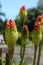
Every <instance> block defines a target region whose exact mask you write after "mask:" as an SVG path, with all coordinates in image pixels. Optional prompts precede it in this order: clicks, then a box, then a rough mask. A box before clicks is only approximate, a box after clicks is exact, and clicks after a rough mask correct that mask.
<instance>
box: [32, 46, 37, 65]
mask: <svg viewBox="0 0 43 65" xmlns="http://www.w3.org/2000/svg"><path fill="white" fill-rule="evenodd" d="M36 52H37V46H35V49H34V59H33V65H35V62H36Z"/></svg>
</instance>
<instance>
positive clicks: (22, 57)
mask: <svg viewBox="0 0 43 65" xmlns="http://www.w3.org/2000/svg"><path fill="white" fill-rule="evenodd" d="M24 55H25V45H23V54H22V56H21V61H20V64H19V65H22V63H23V59H24Z"/></svg>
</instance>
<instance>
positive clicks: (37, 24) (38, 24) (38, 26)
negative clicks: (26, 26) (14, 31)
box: [34, 22, 41, 30]
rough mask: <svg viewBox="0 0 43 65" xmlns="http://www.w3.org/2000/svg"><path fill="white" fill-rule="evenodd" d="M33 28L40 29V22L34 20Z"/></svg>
mask: <svg viewBox="0 0 43 65" xmlns="http://www.w3.org/2000/svg"><path fill="white" fill-rule="evenodd" d="M34 30H41V24H40V22H35V24H34Z"/></svg>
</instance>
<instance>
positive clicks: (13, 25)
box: [6, 20, 16, 28]
mask: <svg viewBox="0 0 43 65" xmlns="http://www.w3.org/2000/svg"><path fill="white" fill-rule="evenodd" d="M6 28H16V23H15V21H14V20H8V21H7V24H6Z"/></svg>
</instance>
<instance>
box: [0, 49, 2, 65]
mask: <svg viewBox="0 0 43 65" xmlns="http://www.w3.org/2000/svg"><path fill="white" fill-rule="evenodd" d="M0 65H2V48H0Z"/></svg>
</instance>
